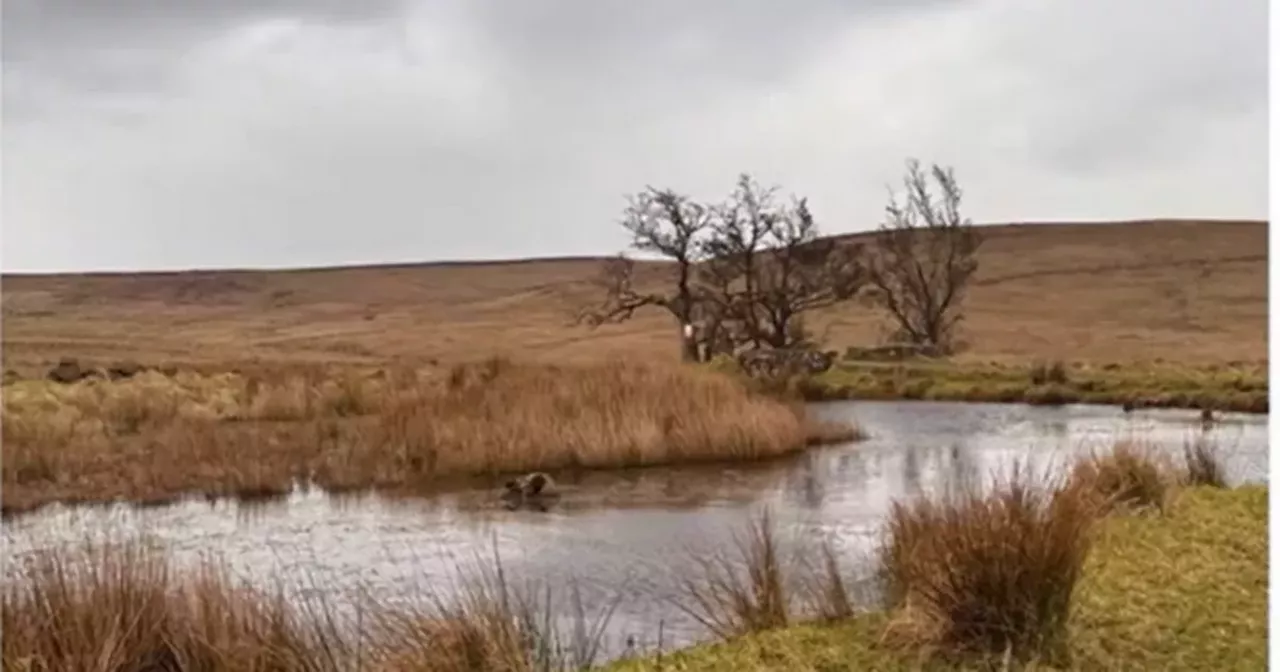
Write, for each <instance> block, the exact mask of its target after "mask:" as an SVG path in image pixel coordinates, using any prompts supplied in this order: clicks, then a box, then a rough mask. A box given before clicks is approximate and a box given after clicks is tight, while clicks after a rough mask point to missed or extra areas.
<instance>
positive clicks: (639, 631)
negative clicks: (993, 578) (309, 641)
mask: <svg viewBox="0 0 1280 672" xmlns="http://www.w3.org/2000/svg"><path fill="white" fill-rule="evenodd" d="M816 412H817V413H818V414H819V415H821V416H823V417H827V418H831V419H854V420H856V421H858V422H859V423H861V424H862V425H863V426H864V427H865V428H866V429H867V430H868V431H869V433H870V435H871V438H870V439H869V440H868V441H866V442H864V443H860V444H853V445H846V446H837V447H832V448H827V449H820V450H814V451H811V452H809V453H806V454H804V455H801V456H798V457H795V458H792V459H788V460H782V461H778V462H773V463H769V464H764V465H754V466H731V467H725V466H704V467H696V468H685V469H649V470H633V471H627V472H621V473H595V474H565V475H557V479H558V481H559V482H560V484H561V490H562V493H563V494H562V497H561V499H560V501H559V502H558V503H556V505H555V506H554V507H551V508H549V509H548V510H547V511H546V512H537V511H506V510H504V509H503V508H502V507H501V505H500V502H499V500H498V498H497V492H498V490H497V488H498V486H499V485H500V484H499V483H497V482H495V483H491V484H484V485H486V486H487V487H483V488H477V489H471V490H463V491H458V492H453V493H447V494H441V495H436V496H432V497H419V496H412V495H409V494H400V495H395V496H386V495H375V494H371V493H346V494H343V495H339V496H327V495H325V494H324V493H321V492H319V491H317V490H314V489H312V490H308V489H306V488H297V489H295V490H294V491H293V492H291V493H288V494H287V495H285V496H284V497H283V498H282V499H279V500H275V501H268V500H264V501H254V502H229V501H219V502H213V503H207V502H204V501H188V502H183V503H181V504H178V505H175V506H169V507H158V508H148V509H138V508H133V507H127V506H120V505H115V506H107V507H92V508H88V507H86V508H69V507H57V506H55V507H51V508H50V509H48V510H46V511H42V512H39V513H36V514H32V515H28V516H20V517H17V518H13V519H10V520H7V521H5V525H4V536H5V548H4V551H3V553H4V557H5V559H6V560H13V559H15V558H18V557H21V556H22V555H23V554H25V553H29V552H31V551H32V550H34V549H38V548H49V547H53V546H59V545H64V544H75V543H79V542H80V541H81V540H82V539H83V538H84V537H85V536H86V535H88V536H101V535H103V534H114V535H116V536H121V535H123V536H130V535H132V536H138V535H142V534H147V535H151V536H152V537H154V538H156V539H158V540H159V541H161V542H163V543H165V544H167V545H169V546H170V547H171V548H172V549H173V550H174V553H175V556H176V557H177V559H178V560H179V561H184V562H185V561H193V560H194V559H197V558H199V557H200V556H201V555H202V554H204V553H208V552H214V553H218V554H220V555H221V556H223V557H225V558H226V559H227V560H228V561H229V562H230V563H231V565H232V568H233V569H234V570H235V571H236V572H237V573H238V574H240V575H243V576H245V577H249V578H251V579H253V580H256V581H260V582H265V583H268V584H273V583H274V582H276V581H283V582H284V583H285V584H286V585H294V586H297V590H298V591H299V592H302V593H305V594H317V593H318V594H322V595H326V596H329V597H337V598H339V599H341V598H342V597H343V596H349V595H353V594H355V593H357V592H365V591H368V593H369V595H370V596H371V597H373V598H374V599H377V600H379V601H381V602H383V603H385V604H391V605H394V604H400V603H403V602H404V601H405V600H407V599H411V597H412V596H414V595H420V594H422V592H423V587H424V586H425V587H428V588H437V587H439V586H441V585H448V584H450V583H451V582H455V581H456V579H457V572H458V568H459V567H465V566H468V565H470V564H471V563H474V562H475V561H476V560H477V558H480V557H489V556H491V553H492V550H493V548H494V547H495V546H496V547H497V548H498V549H499V551H500V552H501V554H502V559H503V563H504V565H505V568H506V569H507V571H508V572H509V573H510V574H511V575H512V576H514V577H532V578H537V579H539V580H541V581H545V582H546V583H547V584H548V585H550V586H552V587H557V586H558V587H562V588H563V587H565V586H568V585H569V584H570V582H571V581H575V580H576V582H577V585H578V589H579V590H580V593H581V596H582V599H583V601H584V606H585V607H586V608H587V610H588V611H589V612H590V611H592V610H594V609H596V608H599V607H601V606H602V605H605V604H608V603H610V602H611V601H613V600H615V599H621V603H620V606H619V608H618V611H617V612H616V615H615V618H614V619H613V621H612V624H611V630H610V633H611V641H613V642H615V643H616V646H617V647H619V648H618V649H616V650H615V652H620V651H621V648H622V647H624V646H625V642H626V641H627V638H631V639H632V640H633V642H634V643H635V645H636V646H646V645H652V644H653V643H654V642H655V639H656V632H657V629H658V626H659V624H662V629H663V639H664V644H667V645H670V646H678V645H681V644H685V643H688V642H690V641H692V640H693V639H695V638H697V637H699V636H701V635H702V634H703V633H702V630H701V629H700V628H699V627H698V626H697V625H696V623H694V622H692V620H691V619H689V618H688V617H687V616H686V615H685V614H684V613H683V612H681V611H679V610H678V609H676V608H675V607H674V606H673V604H672V598H674V597H676V596H677V595H678V593H679V580H680V579H682V578H687V577H690V576H693V574H691V572H695V571H696V565H697V563H696V562H694V561H693V559H692V558H693V557H696V556H699V555H701V556H706V555H707V554H710V553H712V552H715V551H717V550H722V549H724V548H725V547H726V545H727V544H729V543H731V541H732V535H733V534H735V533H737V532H738V531H739V530H740V528H741V526H742V525H743V524H744V523H745V522H746V521H747V520H748V519H749V517H750V516H751V515H752V513H753V512H754V511H756V510H758V508H759V507H760V506H762V505H769V506H771V507H772V508H773V510H774V512H775V518H776V519H777V521H778V523H779V525H780V527H782V528H783V529H784V530H787V531H789V533H794V534H796V535H801V536H809V537H822V538H826V539H829V540H830V542H831V543H832V545H833V546H834V547H835V548H836V549H837V550H838V551H839V552H840V557H841V559H842V561H843V562H846V563H848V567H846V569H847V571H848V572H849V574H850V576H855V577H857V576H863V575H865V574H866V571H867V568H866V566H865V565H860V564H859V563H860V562H861V561H863V560H864V559H865V558H866V557H868V556H869V554H870V553H872V552H873V550H874V548H875V542H876V539H877V536H878V534H879V531H880V522H881V521H882V519H883V516H884V514H885V513H886V511H887V510H888V507H889V505H890V503H891V502H892V501H893V500H894V499H897V498H902V497H909V496H913V495H915V494H917V493H922V492H923V493H928V492H941V491H944V490H947V489H950V488H956V487H960V486H963V485H965V484H972V483H979V482H984V481H988V480H989V479H990V478H993V477H994V476H995V475H997V474H998V473H1001V472H1004V471H1007V469H1008V466H1009V465H1010V464H1011V463H1012V462H1013V461H1014V460H1015V459H1018V460H1023V461H1026V462H1028V463H1029V464H1030V465H1031V466H1033V467H1043V466H1046V465H1048V464H1050V463H1052V462H1054V461H1055V460H1057V461H1061V460H1063V459H1065V458H1066V457H1068V456H1070V455H1072V454H1075V453H1078V452H1081V451H1086V450H1089V449H1092V448H1098V447H1102V446H1105V445H1107V444H1109V443H1110V442H1113V441H1115V440H1118V439H1125V438H1141V439H1144V440H1147V441H1151V442H1153V443H1156V444H1158V445H1160V446H1162V447H1164V448H1166V449H1168V450H1170V451H1180V450H1181V447H1182V445H1183V443H1184V441H1187V440H1192V439H1194V438H1196V437H1199V436H1206V435H1205V434H1202V433H1200V429H1199V421H1198V416H1197V415H1196V414H1195V413H1189V412H1177V411H1155V412H1135V413H1132V414H1123V413H1121V412H1120V410H1119V409H1112V408H1107V407H1061V408H1045V407H1041V408H1034V407H1027V406H1014V405H1008V406H1006V405H997V404H978V405H959V404H945V403H928V402H915V403H893V402H880V403H872V402H861V403H860V402H840V403H832V404H824V405H821V406H818V407H816ZM1208 436H1212V437H1213V438H1214V439H1215V440H1217V441H1218V442H1219V445H1221V446H1223V447H1224V451H1225V456H1226V467H1227V473H1228V477H1229V478H1230V479H1231V480H1232V481H1234V482H1240V481H1244V480H1263V481H1265V480H1266V478H1267V474H1266V469H1267V425H1266V417H1265V416H1261V417H1259V416H1230V415H1228V416H1224V417H1223V418H1222V422H1220V423H1219V424H1217V425H1215V426H1213V427H1212V428H1211V429H1210V430H1209V434H1208ZM5 564H6V568H7V567H9V566H11V564H10V563H8V562H6V563H5ZM6 571H8V570H7V569H6ZM565 608H566V609H568V607H565ZM566 618H571V614H568V613H566Z"/></svg>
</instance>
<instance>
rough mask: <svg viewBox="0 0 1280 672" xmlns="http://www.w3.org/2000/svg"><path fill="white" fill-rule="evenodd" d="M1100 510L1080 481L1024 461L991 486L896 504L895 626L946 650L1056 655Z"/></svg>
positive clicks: (888, 561) (891, 544)
mask: <svg viewBox="0 0 1280 672" xmlns="http://www.w3.org/2000/svg"><path fill="white" fill-rule="evenodd" d="M1096 517H1097V510H1096V507H1095V503H1094V500H1093V498H1092V497H1091V496H1090V495H1089V494H1088V493H1087V492H1086V491H1085V490H1084V489H1083V488H1082V487H1081V486H1080V484H1079V483H1078V482H1076V481H1071V480H1068V481H1067V482H1066V483H1065V484H1064V485H1056V484H1051V483H1050V482H1049V481H1048V479H1040V478H1033V477H1031V476H1030V475H1029V473H1028V472H1027V470H1026V469H1024V468H1021V467H1017V468H1015V471H1014V474H1013V476H1012V477H1011V478H1009V479H1007V480H1006V481H1003V482H1000V483H997V485H996V486H995V487H994V489H992V490H990V491H988V492H980V491H979V490H977V489H976V488H974V487H969V488H964V489H962V490H959V491H956V492H953V493H951V494H949V495H948V496H946V497H941V498H924V499H919V500H917V501H914V502H910V503H901V502H899V503H895V504H894V505H893V507H892V509H891V513H890V515H889V520H888V522H887V526H886V532H885V539H884V544H883V547H882V550H881V555H880V563H879V565H880V571H881V578H882V580H883V587H884V590H885V596H886V598H887V600H888V604H889V605H890V606H891V607H895V608H898V614H899V616H900V618H899V619H898V620H897V621H896V625H897V626H898V627H897V628H895V633H896V634H898V635H900V636H905V637H906V638H907V639H908V641H910V642H912V643H913V644H926V645H929V646H935V647H937V650H938V651H940V652H942V653H946V654H954V653H970V654H973V653H976V654H979V655H982V656H993V655H994V656H999V655H1009V656H1013V657H1016V658H1019V659H1027V658H1039V657H1049V656H1052V655H1054V653H1055V652H1057V651H1060V648H1059V647H1060V646H1061V645H1062V643H1063V642H1064V641H1065V635H1066V625H1067V618H1068V615H1069V614H1070V612H1071V605H1072V597H1073V595H1074V593H1075V589H1076V585H1077V583H1078V582H1079V579H1080V575H1081V572H1082V569H1083V567H1084V561H1085V558H1086V556H1087V554H1088V550H1089V548H1090V543H1091V534H1090V530H1091V527H1092V525H1093V523H1094V521H1095V520H1096Z"/></svg>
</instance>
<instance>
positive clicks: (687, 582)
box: [676, 508, 857, 638]
mask: <svg viewBox="0 0 1280 672" xmlns="http://www.w3.org/2000/svg"><path fill="white" fill-rule="evenodd" d="M783 547H784V544H783V542H782V539H781V537H780V535H779V532H778V529H777V524H776V521H775V519H774V517H773V515H772V513H771V512H770V510H769V509H767V508H765V509H763V510H761V511H760V512H759V513H758V514H756V515H754V516H753V517H752V518H751V519H750V520H749V521H748V522H747V524H746V525H745V528H744V529H743V530H739V531H738V533H737V534H735V535H734V540H733V544H732V547H731V548H730V549H728V550H726V551H723V552H717V553H713V554H712V555H710V556H707V557H695V558H694V561H695V563H696V564H697V565H698V566H699V568H700V569H701V571H700V573H699V575H697V576H691V577H687V578H686V579H684V580H683V581H682V584H681V588H682V593H683V594H682V596H681V598H680V599H678V600H677V601H676V605H677V606H678V607H679V608H680V609H681V610H682V611H684V612H685V613H686V614H688V615H689V616H690V617H692V618H693V619H694V620H696V621H697V622H698V623H700V624H701V625H702V626H703V627H705V628H706V629H707V630H708V631H709V632H711V633H712V634H714V635H716V636H717V637H721V638H730V637H734V636H737V635H742V634H745V633H749V632H758V631H762V630H769V629H773V628H780V627H785V626H786V625H788V624H789V623H793V622H795V621H797V620H800V619H806V618H817V619H819V620H835V619H840V618H847V617H849V616H852V615H853V614H854V612H855V609H856V606H857V605H856V599H855V596H854V594H853V591H852V590H851V589H850V586H849V584H848V581H847V579H846V578H845V577H844V575H843V574H842V572H841V568H840V566H839V563H838V559H837V556H836V552H835V550H834V549H833V548H832V547H831V545H830V544H829V543H823V544H821V545H820V546H819V547H818V555H819V557H820V558H821V560H822V562H821V564H820V565H819V566H816V567H815V566H813V565H812V564H810V563H805V562H795V561H794V560H795V559H794V558H787V557H784V552H783ZM789 560H790V561H789Z"/></svg>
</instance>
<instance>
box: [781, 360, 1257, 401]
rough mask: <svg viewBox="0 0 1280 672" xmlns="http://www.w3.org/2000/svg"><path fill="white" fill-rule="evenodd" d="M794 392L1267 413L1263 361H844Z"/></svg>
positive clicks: (810, 395)
mask: <svg viewBox="0 0 1280 672" xmlns="http://www.w3.org/2000/svg"><path fill="white" fill-rule="evenodd" d="M801 389H802V391H803V393H804V395H805V397H806V398H808V399H810V400H813V401H816V400H825V399H928V400H936V401H991V402H1027V403H1033V404H1063V403H1088V404H1116V405H1123V404H1130V405H1132V406H1134V407H1136V408H1142V407H1171V408H1208V409H1213V410H1221V411H1243V412H1249V413H1266V412H1268V401H1267V389H1268V383H1267V368H1266V365H1265V364H1235V365H1227V364H1223V365H1208V366H1194V367H1193V366H1180V365H1176V364H1170V363H1161V362H1155V363H1146V364H1137V363H1130V364H1125V365H1119V364H1102V365H1094V364H1086V363H1062V362H1056V361H1049V362H1035V363H1030V364H1023V365H1013V364H998V363H989V362H986V363H984V362H951V361H927V360H925V361H908V362H901V363H897V362H894V363H885V362H850V361H845V362H841V363H839V364H837V366H835V367H834V368H833V369H832V370H830V371H828V372H826V373H824V374H822V375H820V376H817V377H816V378H814V379H813V380H811V381H808V382H807V383H806V384H805V385H803V386H802V387H801Z"/></svg>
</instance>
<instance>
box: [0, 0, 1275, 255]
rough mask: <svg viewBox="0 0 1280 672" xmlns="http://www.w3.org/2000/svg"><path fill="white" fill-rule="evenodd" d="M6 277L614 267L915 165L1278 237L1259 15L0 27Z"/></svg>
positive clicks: (1046, 5) (451, 8) (225, 15)
mask: <svg viewBox="0 0 1280 672" xmlns="http://www.w3.org/2000/svg"><path fill="white" fill-rule="evenodd" d="M2 25H3V41H2V44H3V57H4V99H3V112H4V127H3V189H4V193H3V243H2V249H3V265H4V268H5V270H68V269H153V268H190V267H222V266H232V267H254V266H296V265H317V264H326V265H327V264H342V263H366V262H382V261H386V262H392V261H412V260H435V259H458V258H497V257H521V256H546V255H569V254H575V255H576V254H598V253H610V252H614V251H617V250H619V249H621V248H623V247H624V246H625V244H626V239H625V236H624V235H623V234H624V232H623V231H622V230H621V229H620V228H619V227H618V225H617V221H618V216H619V214H620V211H621V208H622V207H623V206H624V204H625V200H624V197H625V195H626V194H627V193H631V192H635V191H637V190H640V189H642V188H643V187H644V186H645V185H646V184H654V185H655V186H670V187H674V188H676V189H679V190H682V191H685V192H688V193H691V194H693V195H695V196H697V197H700V198H718V197H720V196H722V195H724V194H727V193H728V192H729V191H730V190H731V188H732V187H733V183H734V180H735V177H736V175H737V174H738V173H739V172H742V171H748V172H751V173H753V174H754V175H755V176H757V177H758V179H760V180H761V181H763V182H765V183H776V184H779V185H781V186H782V188H783V189H784V191H790V192H795V193H798V194H803V195H807V196H809V197H810V199H811V203H812V205H813V207H814V209H815V212H816V213H817V215H818V217H819V218H820V222H821V224H822V226H823V227H824V229H825V230H826V231H829V232H843V231H855V230H861V229H866V228H870V227H874V226H875V225H876V224H877V223H878V221H879V220H880V217H881V214H882V212H883V206H884V204H885V200H886V191H885V189H886V185H888V184H889V183H891V182H896V181H897V180H898V179H899V178H900V176H901V172H902V166H903V160H904V159H906V158H907V157H909V156H916V157H919V158H920V159H922V160H924V161H926V162H931V161H937V162H941V163H945V164H949V165H952V166H954V168H955V170H956V173H957V175H958V177H959V179H960V182H961V184H962V186H963V187H964V188H965V190H966V203H967V206H968V207H967V212H968V214H969V215H970V216H971V217H973V218H974V219H975V220H977V221H980V222H992V221H1019V220H1045V219H1049V220H1063V219H1121V218H1140V217H1159V216H1175V217H1248V218H1264V217H1266V214H1267V210H1266V208H1267V181H1266V176H1267V153H1266V146H1267V143H1266V139H1267V136H1266V133H1267V114H1266V113H1267V107H1266V106H1267V78H1266V74H1267V3H1266V1H1265V0H1235V1H1234V2H1206V1H1205V0H1125V1H1123V2H1115V1H1111V2H1105V1H1102V0H1037V1H1036V2H1027V1H1026V0H793V1H792V2H786V3H784V2H777V1H776V0H768V1H766V0H703V1H701V2H687V1H684V0H646V1H645V2H634V1H631V0H538V1H537V2H516V1H514V0H359V1H356V0H217V2H174V1H172V0H112V2H103V1H102V0H6V2H5V3H4V17H3V24H2Z"/></svg>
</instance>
